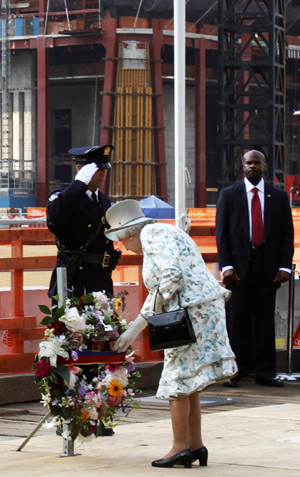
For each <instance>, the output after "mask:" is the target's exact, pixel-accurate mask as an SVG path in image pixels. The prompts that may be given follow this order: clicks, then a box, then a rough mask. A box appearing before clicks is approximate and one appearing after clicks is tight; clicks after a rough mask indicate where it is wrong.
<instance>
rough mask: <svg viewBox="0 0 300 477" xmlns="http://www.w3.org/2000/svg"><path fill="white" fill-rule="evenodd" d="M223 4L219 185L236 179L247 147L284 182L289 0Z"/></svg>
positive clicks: (233, 0) (231, 0)
mask: <svg viewBox="0 0 300 477" xmlns="http://www.w3.org/2000/svg"><path fill="white" fill-rule="evenodd" d="M218 8H219V51H218V58H219V59H218V61H219V63H218V67H219V121H218V133H219V135H218V143H219V160H220V170H221V171H222V174H221V175H220V177H222V180H221V181H220V183H219V186H220V187H223V186H226V185H228V184H230V183H232V182H234V181H235V180H237V178H238V177H239V174H240V173H241V162H240V157H241V155H242V154H243V152H244V151H245V150H247V149H259V150H261V151H262V152H263V153H264V154H265V156H266V158H267V163H268V171H267V175H268V179H269V180H270V181H271V182H275V181H276V182H277V183H278V185H280V186H281V187H283V186H284V174H285V140H284V138H285V1H284V0H274V1H271V2H269V1H267V0H262V1H258V0H248V1H240V0H224V1H221V2H219V7H218Z"/></svg>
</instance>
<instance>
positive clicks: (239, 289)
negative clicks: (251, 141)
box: [216, 150, 294, 387]
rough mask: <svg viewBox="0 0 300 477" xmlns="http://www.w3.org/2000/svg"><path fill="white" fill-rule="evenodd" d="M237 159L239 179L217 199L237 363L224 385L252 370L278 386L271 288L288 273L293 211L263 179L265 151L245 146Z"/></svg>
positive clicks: (229, 326)
mask: <svg viewBox="0 0 300 477" xmlns="http://www.w3.org/2000/svg"><path fill="white" fill-rule="evenodd" d="M242 164H243V170H244V174H245V178H244V180H242V181H240V182H237V183H235V184H234V185H232V186H229V187H226V188H225V189H223V190H221V192H220V195H219V199H218V203H217V217H216V236H217V246H218V254H219V264H220V268H221V269H222V275H223V282H224V284H225V285H226V287H227V288H228V289H230V290H231V292H232V296H231V298H230V300H229V301H228V303H227V305H226V320H227V330H228V335H229V339H230V344H231V346H232V349H233V351H234V353H235V354H236V358H237V364H238V368H239V374H238V376H237V377H236V378H233V379H231V380H230V381H228V383H225V385H227V386H228V387H236V386H237V383H238V381H239V380H240V379H241V378H242V377H243V376H246V375H247V374H248V373H249V372H250V371H253V372H254V373H255V376H256V383H257V384H262V385H269V386H282V385H283V382H282V381H281V380H280V379H278V378H277V377H276V347H275V320H274V312H275V300H276V290H277V288H278V287H280V284H281V283H284V282H286V281H288V280H289V277H290V272H291V266H292V257H293V252H294V248H293V239H294V232H293V222H292V215H291V210H290V206H289V201H288V197H287V194H286V192H285V191H282V190H280V189H277V188H275V187H274V186H272V185H270V184H268V183H266V182H265V181H264V179H263V172H264V170H265V167H266V163H265V156H264V154H262V153H261V152H259V151H255V150H251V151H248V152H247V153H246V154H245V155H244V156H243V159H242ZM254 189H256V190H254ZM254 196H255V198H254ZM252 199H253V200H254V202H255V204H254V202H253V201H252ZM252 214H253V216H252Z"/></svg>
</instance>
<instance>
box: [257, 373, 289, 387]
mask: <svg viewBox="0 0 300 477" xmlns="http://www.w3.org/2000/svg"><path fill="white" fill-rule="evenodd" d="M256 384H259V385H262V386H273V387H275V388H282V386H283V384H284V383H283V381H282V380H281V379H280V378H264V377H261V376H257V378H256Z"/></svg>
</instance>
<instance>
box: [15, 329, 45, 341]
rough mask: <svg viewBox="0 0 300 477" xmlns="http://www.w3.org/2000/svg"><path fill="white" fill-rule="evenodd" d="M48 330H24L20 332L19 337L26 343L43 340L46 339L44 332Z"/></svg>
mask: <svg viewBox="0 0 300 477" xmlns="http://www.w3.org/2000/svg"><path fill="white" fill-rule="evenodd" d="M45 329H46V328H41V327H40V328H37V327H36V328H24V329H22V330H18V331H17V334H18V336H19V337H20V338H21V339H23V340H24V341H31V340H42V339H43V338H44V332H45Z"/></svg>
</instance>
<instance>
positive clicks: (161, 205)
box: [139, 195, 175, 219]
mask: <svg viewBox="0 0 300 477" xmlns="http://www.w3.org/2000/svg"><path fill="white" fill-rule="evenodd" d="M139 204H140V206H141V209H142V211H143V212H144V214H145V215H146V217H153V218H156V219H174V218H175V209H174V207H172V206H171V205H169V204H167V202H164V201H163V200H161V199H159V198H158V197H155V195H150V196H149V197H145V199H141V200H140V201H139Z"/></svg>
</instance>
